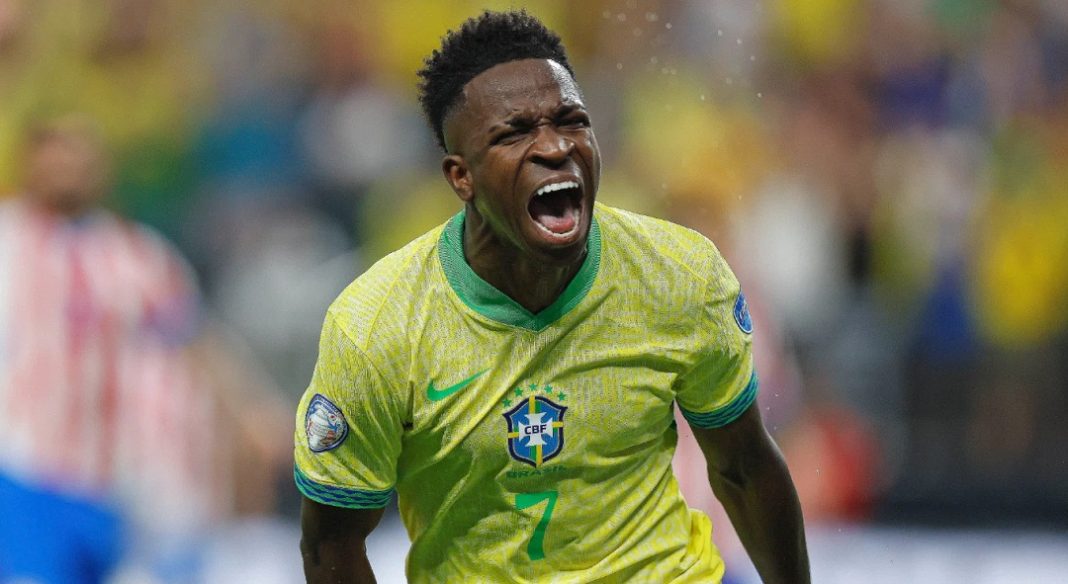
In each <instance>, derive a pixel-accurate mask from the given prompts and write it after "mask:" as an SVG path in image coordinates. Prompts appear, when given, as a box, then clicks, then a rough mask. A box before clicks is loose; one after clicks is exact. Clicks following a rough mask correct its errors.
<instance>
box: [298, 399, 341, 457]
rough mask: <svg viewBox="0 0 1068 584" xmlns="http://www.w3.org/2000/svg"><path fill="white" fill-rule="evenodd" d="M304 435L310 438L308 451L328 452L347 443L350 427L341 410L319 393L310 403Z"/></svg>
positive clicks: (305, 415)
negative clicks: (346, 438)
mask: <svg viewBox="0 0 1068 584" xmlns="http://www.w3.org/2000/svg"><path fill="white" fill-rule="evenodd" d="M304 433H305V434H306V435H307V437H308V450H311V451H312V452H326V451H327V450H333V449H335V448H337V447H338V446H340V445H341V443H342V442H344V441H345V437H347V436H348V435H349V425H348V423H347V422H345V416H344V414H342V413H341V409H340V408H338V407H337V406H335V405H334V404H333V403H331V401H330V400H328V399H326V398H325V397H323V395H322V394H318V393H317V394H315V396H314V397H312V399H311V401H310V402H309V403H308V411H307V413H306V414H304Z"/></svg>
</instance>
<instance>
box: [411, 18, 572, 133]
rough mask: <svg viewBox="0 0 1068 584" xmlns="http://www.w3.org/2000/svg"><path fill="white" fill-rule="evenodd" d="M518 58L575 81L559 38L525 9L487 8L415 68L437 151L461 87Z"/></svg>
mask: <svg viewBox="0 0 1068 584" xmlns="http://www.w3.org/2000/svg"><path fill="white" fill-rule="evenodd" d="M522 59H551V60H553V61H556V62H557V63H559V64H560V65H562V66H563V67H564V68H565V69H567V72H568V73H570V74H571V77H572V78H574V77H575V72H574V71H573V70H572V69H571V64H570V63H568V62H567V53H566V51H565V50H564V45H563V43H561V42H560V37H559V35H557V34H556V33H554V32H553V31H551V30H549V29H548V28H546V27H545V25H544V24H542V23H541V21H540V20H538V19H537V18H535V17H533V16H531V15H530V14H528V13H527V12H526V10H518V11H510V12H492V11H489V10H487V11H485V12H483V13H482V14H481V15H479V16H477V17H474V18H469V19H468V20H467V21H465V22H464V23H463V24H462V25H460V28H459V30H452V31H449V32H448V33H446V34H445V36H444V37H443V38H442V40H441V49H438V50H435V51H434V52H433V53H431V55H430V56H429V57H427V58H426V60H425V61H424V65H423V68H422V69H420V70H419V77H420V78H421V79H422V81H421V82H420V83H419V103H420V104H422V106H423V113H424V114H425V115H426V118H427V121H428V122H430V127H431V128H432V129H433V130H434V135H435V137H436V138H437V140H438V145H439V146H441V149H442V150H446V151H447V148H446V147H445V133H444V130H443V127H442V126H443V124H444V122H445V116H447V115H448V113H449V109H450V108H452V106H453V105H455V102H456V98H457V97H459V96H460V92H461V91H462V90H463V87H464V85H466V84H467V82H468V81H471V80H472V79H474V78H475V77H476V76H477V75H478V74H479V73H482V72H483V71H485V70H487V69H489V68H491V67H493V66H494V65H499V64H501V63H507V62H509V61H519V60H522Z"/></svg>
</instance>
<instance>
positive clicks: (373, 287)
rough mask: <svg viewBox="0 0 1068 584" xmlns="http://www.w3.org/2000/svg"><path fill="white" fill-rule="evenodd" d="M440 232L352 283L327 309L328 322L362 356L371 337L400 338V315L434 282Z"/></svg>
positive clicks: (402, 317) (423, 237) (431, 233)
mask: <svg viewBox="0 0 1068 584" xmlns="http://www.w3.org/2000/svg"><path fill="white" fill-rule="evenodd" d="M443 228H444V225H441V226H438V227H436V228H434V229H432V230H431V231H428V232H427V233H425V234H423V235H421V236H419V237H418V238H416V239H415V240H413V241H412V242H410V243H409V244H408V245H406V246H404V247H402V248H401V249H399V250H397V251H395V252H393V253H391V254H389V255H387V256H386V257H384V258H382V259H381V260H379V261H378V262H376V263H375V264H374V265H372V266H371V267H370V268H368V269H367V271H365V272H364V273H363V274H361V275H360V276H359V277H357V278H356V279H355V280H353V282H352V283H351V284H349V285H348V286H347V287H346V288H345V289H344V290H343V291H342V292H341V294H340V295H338V297H337V298H336V299H335V300H334V302H333V303H332V304H331V305H330V308H329V309H328V310H327V319H328V321H332V323H333V325H334V326H335V327H337V329H339V331H340V332H343V333H344V334H345V336H347V337H348V338H349V339H350V340H351V341H352V343H353V344H355V345H356V346H357V347H358V348H360V349H361V350H363V351H364V352H367V351H368V350H370V349H371V348H372V345H373V343H372V341H374V340H375V339H378V340H383V339H393V340H396V339H400V338H405V337H406V331H405V330H404V327H405V325H404V323H405V316H406V315H408V314H410V313H411V312H412V310H413V308H414V307H415V305H416V303H417V302H418V301H419V299H420V296H421V294H422V293H424V292H426V291H428V290H430V289H431V288H432V287H433V283H434V281H436V279H437V278H438V276H437V274H436V271H438V270H439V269H440V268H439V266H438V263H437V254H438V240H439V239H440V238H441V232H442V230H443Z"/></svg>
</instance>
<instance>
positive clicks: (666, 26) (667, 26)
mask: <svg viewBox="0 0 1068 584" xmlns="http://www.w3.org/2000/svg"><path fill="white" fill-rule="evenodd" d="M664 28H666V29H668V30H671V23H670V22H669V23H667V24H665V25H664Z"/></svg>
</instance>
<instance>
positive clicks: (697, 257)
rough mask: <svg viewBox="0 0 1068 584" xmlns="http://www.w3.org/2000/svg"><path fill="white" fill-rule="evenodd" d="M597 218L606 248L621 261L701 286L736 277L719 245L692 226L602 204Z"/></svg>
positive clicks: (669, 277) (598, 207) (659, 276)
mask: <svg viewBox="0 0 1068 584" xmlns="http://www.w3.org/2000/svg"><path fill="white" fill-rule="evenodd" d="M596 217H597V220H598V224H599V226H600V228H601V231H602V235H601V237H602V240H603V241H604V245H605V247H606V249H608V250H610V253H611V254H612V255H613V256H614V257H615V258H616V261H618V262H620V263H621V264H625V265H633V266H634V267H635V268H637V269H640V270H641V271H642V272H645V273H650V274H655V277H658V278H667V279H679V280H686V281H693V283H695V284H698V285H702V286H709V285H714V284H715V283H716V282H718V281H719V280H721V279H723V278H724V277H729V278H733V274H732V273H730V268H729V267H727V264H726V261H725V260H724V259H723V256H722V255H721V254H720V252H719V249H717V248H716V245H715V244H714V243H712V241H711V240H710V239H708V238H707V237H705V236H704V235H702V234H700V233H698V232H696V231H694V230H692V229H689V228H686V227H683V226H681V225H678V224H676V223H672V222H670V221H665V220H663V219H657V218H655V217H648V216H646V215H640V214H638V213H632V212H630V211H624V210H622V209H616V208H613V207H609V206H607V205H601V204H598V205H597V213H596Z"/></svg>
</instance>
